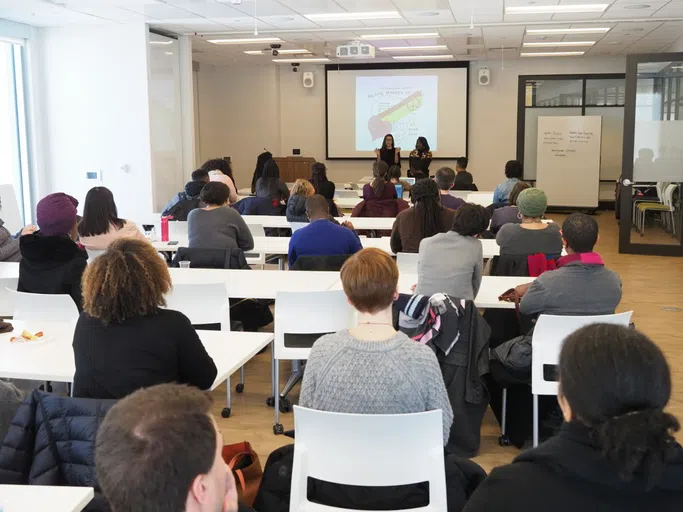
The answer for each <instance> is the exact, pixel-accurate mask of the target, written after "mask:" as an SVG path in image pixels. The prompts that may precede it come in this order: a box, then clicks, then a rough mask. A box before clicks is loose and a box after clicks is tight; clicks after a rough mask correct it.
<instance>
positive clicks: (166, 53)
mask: <svg viewBox="0 0 683 512" xmlns="http://www.w3.org/2000/svg"><path fill="white" fill-rule="evenodd" d="M164 55H173V52H164Z"/></svg>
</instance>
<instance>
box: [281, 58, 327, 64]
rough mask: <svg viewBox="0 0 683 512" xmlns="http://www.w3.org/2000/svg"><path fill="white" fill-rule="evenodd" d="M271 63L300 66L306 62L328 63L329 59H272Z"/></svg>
mask: <svg viewBox="0 0 683 512" xmlns="http://www.w3.org/2000/svg"><path fill="white" fill-rule="evenodd" d="M273 62H279V63H292V62H298V63H300V64H305V63H306V62H330V59H328V58H326V57H316V58H314V59H273Z"/></svg>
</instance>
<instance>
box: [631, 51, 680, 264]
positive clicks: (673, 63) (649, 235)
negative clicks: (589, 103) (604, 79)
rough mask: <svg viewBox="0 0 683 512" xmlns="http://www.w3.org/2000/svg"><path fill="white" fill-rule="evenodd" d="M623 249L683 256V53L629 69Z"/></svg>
mask: <svg viewBox="0 0 683 512" xmlns="http://www.w3.org/2000/svg"><path fill="white" fill-rule="evenodd" d="M622 180H623V181H622V185H621V188H620V204H619V207H620V219H621V222H620V229H619V251H620V252H625V253H635V254H658V255H663V256H674V255H679V256H683V243H682V240H683V237H682V236H681V233H682V228H683V216H682V215H681V197H682V192H683V54H680V53H679V54H654V55H631V56H629V57H628V60H627V69H626V113H625V119H624V153H623V173H622Z"/></svg>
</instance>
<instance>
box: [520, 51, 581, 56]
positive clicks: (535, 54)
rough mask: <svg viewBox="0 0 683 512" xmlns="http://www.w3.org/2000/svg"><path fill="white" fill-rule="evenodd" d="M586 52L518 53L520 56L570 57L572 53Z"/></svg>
mask: <svg viewBox="0 0 683 512" xmlns="http://www.w3.org/2000/svg"><path fill="white" fill-rule="evenodd" d="M584 53H586V52H534V53H520V55H521V56H522V57H571V56H573V55H583V54H584Z"/></svg>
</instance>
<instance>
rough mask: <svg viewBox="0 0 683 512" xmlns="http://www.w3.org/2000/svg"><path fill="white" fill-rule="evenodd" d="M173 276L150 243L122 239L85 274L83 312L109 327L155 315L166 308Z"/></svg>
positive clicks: (92, 264)
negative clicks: (110, 324) (160, 309)
mask: <svg viewBox="0 0 683 512" xmlns="http://www.w3.org/2000/svg"><path fill="white" fill-rule="evenodd" d="M171 287H172V285H171V276H170V274H169V273H168V268H167V267H166V264H165V263H164V261H163V260H162V259H161V258H160V257H159V255H158V254H157V252H156V251H155V250H154V248H153V247H152V246H151V245H150V244H149V242H147V241H143V240H134V239H131V238H120V239H119V240H116V241H115V242H114V243H112V244H111V245H110V246H109V248H108V249H107V251H106V252H105V253H104V254H102V255H101V256H99V257H97V258H95V260H93V261H92V262H91V263H90V264H89V265H88V266H87V268H86V269H85V273H84V274H83V310H84V311H85V312H86V313H87V314H88V315H90V316H91V317H93V318H97V319H98V320H101V321H102V322H103V323H105V324H109V323H121V322H123V321H125V320H126V319H128V318H132V317H138V316H146V315H150V314H153V313H155V312H156V311H157V309H158V308H159V307H162V306H165V305H166V299H165V298H164V295H166V294H167V293H168V292H169V291H170V290H171Z"/></svg>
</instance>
